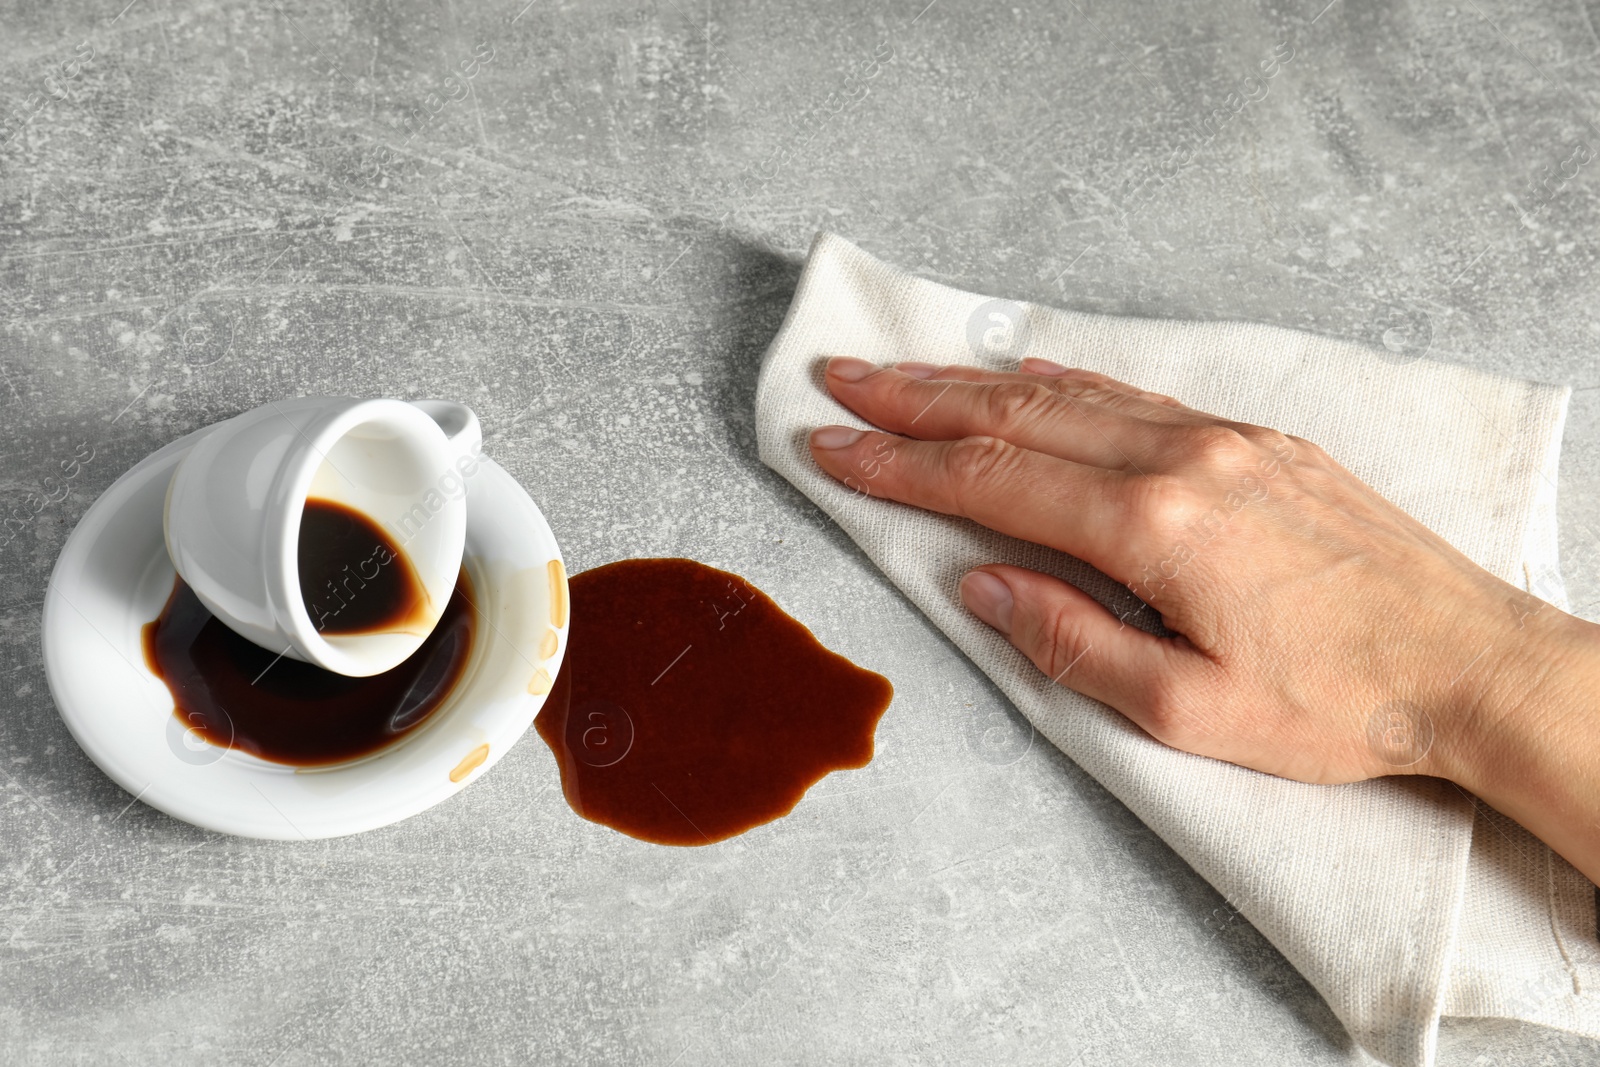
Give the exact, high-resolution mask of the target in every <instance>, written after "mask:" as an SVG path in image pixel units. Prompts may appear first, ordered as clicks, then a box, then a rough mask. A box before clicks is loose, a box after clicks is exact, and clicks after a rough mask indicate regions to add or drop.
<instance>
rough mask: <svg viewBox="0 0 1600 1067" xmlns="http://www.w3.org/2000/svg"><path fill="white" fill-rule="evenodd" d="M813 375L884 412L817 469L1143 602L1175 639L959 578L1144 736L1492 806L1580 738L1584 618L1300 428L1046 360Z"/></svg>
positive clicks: (985, 607)
mask: <svg viewBox="0 0 1600 1067" xmlns="http://www.w3.org/2000/svg"><path fill="white" fill-rule="evenodd" d="M827 384H828V389H829V390H830V391H831V392H832V393H833V395H834V396H835V397H836V398H838V400H839V401H840V402H842V403H843V404H845V405H846V406H847V407H849V408H851V409H852V410H854V411H855V412H857V413H858V414H860V415H861V416H862V417H863V418H865V419H866V420H867V421H869V422H871V423H873V424H874V425H876V426H879V427H882V428H883V430H884V431H887V432H885V433H877V432H868V433H861V432H860V431H856V430H852V429H849V428H846V427H842V426H834V427H824V428H821V429H818V430H817V431H815V432H814V433H813V434H812V437H811V447H812V452H813V454H814V455H815V456H816V459H817V462H818V463H819V464H820V465H821V466H822V468H823V469H824V470H825V471H827V472H828V473H830V474H832V475H833V476H834V477H836V478H838V479H840V480H841V481H843V482H844V483H845V484H846V485H849V486H850V487H852V488H855V489H857V490H858V491H861V492H864V493H868V494H870V495H872V496H881V497H886V498H889V499H893V500H899V501H903V502H905V503H908V504H914V505H917V506H919V507H924V508H929V509H932V510H934V511H940V512H944V513H946V514H951V515H964V516H966V517H968V518H971V519H974V520H976V521H978V522H980V523H982V524H983V525H985V526H988V527H991V528H993V529H995V530H999V531H1001V532H1003V533H1007V534H1010V535H1012V536H1014V537H1020V538H1024V539H1026V540H1029V541H1035V542H1038V543H1040V544H1045V545H1049V546H1051V547H1053V548H1057V549H1060V550H1062V551H1064V552H1068V553H1071V554H1072V555H1074V556H1077V557H1079V558H1081V559H1084V560H1086V561H1087V562H1089V563H1091V564H1093V565H1094V566H1096V567H1098V568H1099V569H1100V570H1102V571H1104V572H1105V573H1106V574H1108V575H1110V576H1111V577H1112V578H1114V579H1115V580H1117V581H1118V582H1121V583H1123V584H1124V585H1126V586H1127V587H1128V588H1129V589H1131V590H1132V591H1133V592H1134V593H1135V594H1137V595H1138V596H1139V597H1140V598H1141V599H1142V600H1143V601H1145V602H1146V603H1147V604H1148V605H1149V606H1150V608H1152V609H1154V610H1155V611H1157V612H1159V613H1160V616H1161V620H1162V622H1164V623H1165V624H1166V626H1167V628H1168V629H1169V630H1171V631H1173V632H1174V633H1175V634H1176V636H1172V637H1157V636H1153V635H1151V634H1149V633H1147V632H1145V631H1144V630H1142V629H1139V628H1138V627H1135V626H1130V625H1127V623H1126V622H1125V621H1124V620H1123V619H1119V618H1118V617H1117V616H1116V615H1114V614H1113V613H1112V612H1110V611H1108V610H1107V609H1105V608H1104V607H1102V606H1101V605H1100V604H1099V603H1097V602H1096V601H1095V600H1093V599H1092V598H1090V597H1089V596H1088V595H1086V594H1085V593H1083V592H1081V591H1079V590H1078V589H1076V588H1075V587H1073V586H1072V585H1070V584H1068V583H1066V582H1063V581H1060V580H1059V579H1056V578H1053V577H1049V576H1046V575H1042V574H1038V573H1035V572H1032V571H1027V570H1023V569H1020V568H1017V567H1009V566H1002V565H990V566H985V567H981V568H979V569H978V570H975V571H972V572H971V573H969V574H968V575H967V576H966V577H965V579H963V581H962V583H961V595H962V598H963V600H964V601H965V603H966V604H967V606H968V608H970V609H971V610H972V611H973V612H974V613H975V614H976V615H978V617H980V618H981V619H983V620H984V621H985V622H987V623H988V624H989V625H991V626H993V627H995V628H996V629H998V630H1000V631H1001V632H1002V633H1004V634H1006V635H1007V637H1009V638H1010V640H1011V642H1012V643H1013V644H1014V645H1016V646H1017V648H1018V649H1020V650H1021V651H1022V652H1023V653H1025V654H1026V655H1027V656H1028V657H1029V658H1030V659H1032V660H1033V662H1034V663H1035V664H1037V665H1038V667H1039V669H1040V670H1041V671H1043V672H1045V674H1047V675H1049V676H1050V677H1051V678H1054V679H1056V680H1057V681H1058V682H1060V683H1061V684H1062V685H1066V686H1070V687H1071V688H1073V689H1076V690H1078V691H1079V692H1082V693H1084V694H1087V695H1088V696H1091V697H1094V698H1096V699H1098V700H1101V701H1103V702H1105V703H1107V704H1109V705H1111V706H1112V707H1114V708H1116V709H1117V710H1118V711H1120V712H1122V713H1123V714H1124V715H1126V716H1128V718H1130V719H1132V720H1133V721H1134V722H1135V723H1136V724H1138V725H1139V726H1140V727H1142V728H1143V729H1144V730H1145V731H1147V732H1148V733H1149V734H1151V735H1152V736H1153V737H1155V738H1157V739H1158V740H1160V741H1163V742H1165V743H1167V744H1169V745H1172V746H1174V747H1176V748H1181V749H1184V750H1186V751H1190V752H1197V753H1200V754H1203V755H1207V756H1214V757H1216V758H1218V759H1224V760H1228V761H1230V762H1233V763H1237V764H1241V765H1243V766H1246V767H1252V768H1255V769H1256V770H1260V771H1266V772H1269V773H1271V774H1276V775H1281V776H1284V777H1287V778H1295V779H1299V780H1301V781H1307V782H1350V781H1358V780H1361V779H1365V778H1370V777H1375V776H1378V775H1384V774H1395V773H1422V774H1437V775H1441V776H1444V777H1449V778H1452V779H1454V780H1456V781H1458V782H1460V783H1462V784H1464V785H1467V786H1468V787H1469V788H1475V789H1478V790H1479V791H1480V792H1482V793H1484V794H1485V799H1489V800H1490V801H1491V803H1494V802H1495V800H1494V796H1495V795H1496V794H1497V792H1498V794H1499V795H1502V796H1503V797H1505V798H1506V807H1505V808H1503V809H1502V810H1507V809H1516V808H1519V807H1520V806H1525V805H1523V804H1521V802H1515V801H1512V800H1510V799H1509V794H1508V790H1507V789H1505V788H1499V789H1498V790H1497V788H1496V786H1495V784H1494V783H1495V782H1498V781H1499V780H1500V779H1502V778H1504V777H1505V776H1507V775H1513V776H1514V775H1519V774H1520V775H1526V774H1527V773H1534V772H1535V769H1536V768H1546V767H1547V764H1548V763H1549V760H1550V759H1551V758H1553V757H1554V756H1555V753H1553V752H1552V751H1549V749H1550V746H1552V745H1553V744H1555V743H1556V741H1555V739H1556V738H1563V739H1565V741H1566V742H1567V743H1571V742H1574V741H1576V740H1577V734H1576V733H1575V730H1577V727H1575V726H1574V724H1573V722H1571V721H1568V720H1571V719H1573V716H1571V715H1568V714H1565V713H1564V711H1563V708H1562V707H1561V705H1562V703H1563V701H1565V700H1568V699H1569V698H1570V699H1572V700H1576V699H1578V697H1577V694H1579V693H1581V692H1583V691H1584V683H1583V682H1582V681H1580V679H1579V678H1578V677H1577V675H1576V674H1575V670H1576V668H1575V664H1576V663H1577V661H1578V658H1579V657H1586V659H1585V662H1586V663H1587V662H1592V661H1593V660H1594V658H1595V657H1594V653H1593V649H1594V648H1595V646H1596V636H1595V631H1596V628H1595V627H1593V626H1591V625H1590V624H1588V623H1584V622H1581V621H1580V620H1577V619H1574V618H1573V617H1572V616H1569V615H1566V614H1564V613H1562V612H1560V611H1557V610H1556V609H1555V608H1552V607H1550V606H1549V605H1548V604H1546V603H1544V602H1543V601H1541V600H1539V599H1537V598H1536V597H1533V596H1531V595H1529V594H1528V593H1526V592H1523V591H1522V590H1520V589H1517V588H1516V587H1514V586H1512V585H1509V584H1507V583H1505V582H1503V581H1501V580H1500V579H1499V578H1496V577H1495V576H1493V575H1491V574H1490V573H1488V572H1487V571H1485V570H1483V569H1482V568H1481V567H1479V566H1477V565H1476V564H1475V563H1473V562H1472V561H1471V560H1469V559H1468V558H1467V557H1466V556H1464V555H1462V554H1461V553H1460V552H1458V551H1456V550H1455V549H1454V548H1452V547H1451V546H1450V545H1449V544H1448V543H1446V542H1445V541H1444V540H1443V539H1442V538H1440V537H1439V536H1438V535H1436V534H1434V533H1433V532H1432V531H1430V530H1429V529H1427V528H1426V527H1424V526H1423V525H1422V524H1421V523H1419V522H1417V521H1416V520H1414V519H1412V518H1411V517H1410V516H1408V515H1406V514H1405V513H1404V512H1402V511H1401V510H1400V509H1399V508H1397V507H1395V506H1394V505H1392V504H1390V503H1389V502H1388V501H1386V500H1384V499H1383V498H1382V497H1380V496H1379V495H1378V494H1377V493H1376V492H1374V491H1373V490H1372V489H1370V488H1369V487H1368V486H1367V485H1365V484H1364V483H1362V482H1361V481H1360V480H1359V479H1358V478H1356V477H1355V476H1354V475H1352V474H1351V473H1350V472H1349V471H1347V470H1345V469H1344V468H1343V467H1342V466H1340V465H1339V464H1338V463H1337V462H1335V461H1334V460H1333V459H1331V458H1330V457H1329V456H1328V455H1327V453H1325V452H1323V451H1322V449H1320V448H1318V447H1317V446H1316V445H1314V444H1312V443H1311V442H1310V441H1306V440H1303V439H1301V438H1298V437H1289V436H1286V435H1284V434H1282V433H1279V432H1277V431H1276V430H1271V429H1267V428H1264V427H1260V426H1252V425H1249V424H1247V423H1240V422H1230V421H1228V420H1226V419H1221V418H1217V417H1215V416H1213V415H1208V414H1206V413H1204V412H1201V411H1196V410H1194V409H1192V408H1189V407H1186V406H1184V405H1183V404H1181V403H1179V402H1178V401H1177V400H1174V399H1173V398H1171V397H1167V396H1160V395H1158V394H1154V393H1148V392H1145V391H1143V390H1140V389H1137V388H1135V387H1133V386H1131V385H1125V384H1123V383H1121V382H1117V381H1113V380H1112V379H1110V378H1107V377H1105V376H1104V375H1100V374H1094V373H1091V372H1088V371H1082V370H1068V369H1066V368H1063V367H1059V366H1056V365H1055V364H1052V363H1048V362H1045V361H1041V360H1028V361H1026V362H1024V363H1023V365H1022V373H1015V374H1002V373H996V372H989V371H982V370H977V369H974V368H970V367H946V368H942V369H941V368H936V367H933V366H930V365H927V364H919V363H902V364H899V365H898V366H897V367H896V368H893V369H887V368H879V367H876V366H873V365H872V364H869V363H864V362H862V361H861V360H856V359H834V360H832V361H831V362H830V363H829V365H828V373H827ZM1593 677H1596V678H1600V669H1597V670H1596V671H1594V673H1593ZM1589 699H1592V697H1590V698H1589ZM1574 706H1576V705H1574ZM1591 706H1592V705H1591ZM1585 729H1587V727H1585ZM1583 743H1585V744H1591V743H1600V741H1596V742H1591V741H1590V740H1589V739H1588V738H1587V736H1585V738H1584V742H1583ZM1588 751H1596V752H1600V748H1590V749H1589V750H1588ZM1588 766H1592V763H1590V764H1588ZM1590 777H1593V775H1592V774H1591V775H1590ZM1497 806H1500V805H1498V804H1497ZM1508 814H1511V815H1513V817H1517V818H1522V817H1523V816H1522V815H1521V814H1519V813H1518V811H1517V810H1508ZM1596 814H1597V815H1600V812H1597V813H1596ZM1524 821H1525V822H1526V821H1527V820H1524ZM1590 821H1591V823H1593V822H1594V821H1595V818H1594V817H1593V816H1591V819H1590ZM1535 832H1539V831H1538V830H1536V831H1535ZM1590 832H1591V833H1592V832H1593V831H1590ZM1546 839H1547V840H1550V838H1549V837H1548V836H1547V837H1546ZM1554 843H1555V842H1553V841H1552V844H1554ZM1557 847H1560V846H1557ZM1597 854H1600V849H1597ZM1575 862H1576V861H1575ZM1595 866H1600V862H1597V863H1596V865H1595ZM1586 873H1589V874H1590V876H1591V877H1594V876H1595V874H1596V870H1594V869H1590V870H1588V871H1586Z"/></svg>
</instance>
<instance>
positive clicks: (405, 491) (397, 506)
mask: <svg viewBox="0 0 1600 1067" xmlns="http://www.w3.org/2000/svg"><path fill="white" fill-rule="evenodd" d="M482 442H483V433H482V429H481V428H480V427H479V425H478V417H477V415H475V414H473V412H472V410H471V409H470V408H467V407H465V406H463V405H461V404H455V403H451V402H449V401H443V400H420V401H416V402H409V403H408V402H406V401H403V400H359V399H356V398H353V397H298V398H296V399H293V400H279V401H274V402H273V403H270V404H267V405H264V406H262V407H259V408H256V409H255V410H254V411H247V412H245V413H244V414H242V415H237V416H235V417H234V418H231V419H228V420H226V421H224V422H220V423H218V424H217V425H216V426H215V427H214V428H213V429H212V430H211V432H210V433H208V434H206V436H205V437H204V438H202V439H201V440H200V442H199V443H198V444H196V445H195V446H194V449H193V450H192V451H191V452H190V453H189V454H188V455H187V456H185V457H184V459H183V462H182V463H180V464H179V465H178V468H177V470H176V471H175V472H174V473H173V476H172V482H171V484H170V485H169V486H168V487H167V503H166V510H165V513H164V517H163V522H164V528H165V532H166V541H167V553H168V554H169V555H170V556H171V557H172V563H173V566H174V567H176V568H177V571H178V574H179V575H180V576H182V578H183V580H184V581H185V582H187V583H188V585H189V586H190V588H192V589H193V590H194V592H195V595H196V596H198V597H199V598H200V600H201V602H202V603H204V604H205V606H206V607H207V608H209V609H210V611H211V613H212V614H213V615H215V616H217V617H218V618H219V619H221V620H222V621H223V622H224V623H225V624H226V625H228V626H229V627H230V628H232V629H233V630H234V631H235V632H236V633H238V634H240V635H241V636H243V637H246V638H249V639H250V640H251V641H254V642H255V643H256V644H258V645H260V646H262V647H263V648H267V649H271V650H272V651H273V652H277V653H281V654H282V655H285V656H288V657H291V658H293V659H298V660H303V661H305V662H307V663H315V664H317V665H318V666H321V667H325V668H327V669H328V670H330V671H337V672H338V673H340V674H346V675H353V676H358V677H359V676H366V675H372V674H378V673H381V672H382V671H386V670H389V669H390V668H392V667H395V666H397V665H399V664H400V663H401V662H402V661H404V660H405V659H406V657H408V656H410V655H411V654H412V653H413V652H415V651H416V650H417V648H418V647H419V646H420V645H421V644H422V642H423V641H424V640H425V639H426V638H427V636H428V633H429V631H431V630H432V629H433V626H434V624H435V623H437V622H438V620H439V616H440V615H441V614H442V613H443V612H444V609H445V605H446V604H447V603H448V602H449V599H450V595H451V593H452V591H453V590H454V589H455V584H456V575H457V573H458V572H459V570H460V567H461V554H462V549H463V547H464V546H465V544H466V529H467V503H466V493H467V482H468V479H469V478H470V476H471V475H472V474H473V473H474V472H475V471H476V470H477V464H478V456H479V454H480V452H481V449H482ZM308 497H316V498H322V499H326V500H332V501H334V502H336V503H339V504H343V505H345V506H346V507H349V508H353V509H354V510H356V511H358V512H361V513H362V514H364V515H365V516H367V517H368V518H369V519H371V520H372V521H373V522H375V523H376V524H377V525H378V526H380V527H381V528H382V529H383V531H384V532H385V533H386V534H387V535H388V538H389V540H390V541H392V542H393V543H394V544H396V545H398V546H399V547H400V549H401V552H402V553H403V554H404V555H405V557H406V561H407V562H409V564H410V565H411V567H412V569H413V571H414V573H415V575H416V577H417V579H418V581H419V584H420V585H421V587H422V591H423V594H424V603H423V606H422V610H421V612H420V614H421V615H422V616H423V617H424V618H425V620H426V625H417V624H413V625H410V626H407V627H406V628H405V629H401V630H386V631H378V632H363V633H354V634H324V633H322V632H320V631H319V629H318V627H317V626H316V624H315V623H314V622H313V620H312V618H311V615H310V613H309V612H308V611H307V609H306V605H305V600H304V597H303V595H302V593H301V589H300V575H299V562H298V555H299V545H300V519H301V514H302V512H303V511H304V508H305V502H306V499H307V498H308Z"/></svg>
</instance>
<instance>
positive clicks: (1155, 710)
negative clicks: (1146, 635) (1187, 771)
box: [1138, 674, 1195, 750]
mask: <svg viewBox="0 0 1600 1067" xmlns="http://www.w3.org/2000/svg"><path fill="white" fill-rule="evenodd" d="M1138 699H1139V702H1140V704H1141V705H1142V711H1143V713H1144V714H1143V716H1142V717H1141V723H1142V725H1143V726H1144V728H1145V730H1146V731H1147V732H1148V733H1149V734H1150V735H1151V736H1152V737H1154V738H1155V739H1156V740H1158V741H1160V742H1162V743H1164V744H1167V745H1171V746H1172V747H1173V748H1181V749H1185V750H1187V749H1188V748H1189V747H1190V746H1191V745H1192V744H1193V743H1194V740H1195V736H1194V724H1193V720H1192V716H1190V714H1189V712H1188V708H1187V705H1186V704H1185V702H1184V700H1183V699H1182V696H1181V695H1180V693H1179V691H1178V686H1177V685H1176V683H1175V682H1174V681H1173V680H1172V679H1171V678H1170V677H1168V676H1166V675H1162V674H1153V675H1152V676H1151V677H1150V678H1149V679H1148V680H1147V681H1146V682H1145V684H1144V685H1143V686H1142V687H1140V692H1139V697H1138Z"/></svg>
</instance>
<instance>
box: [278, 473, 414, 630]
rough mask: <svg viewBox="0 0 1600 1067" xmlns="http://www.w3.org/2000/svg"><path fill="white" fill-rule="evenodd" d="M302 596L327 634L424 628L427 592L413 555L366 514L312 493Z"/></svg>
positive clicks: (301, 552)
mask: <svg viewBox="0 0 1600 1067" xmlns="http://www.w3.org/2000/svg"><path fill="white" fill-rule="evenodd" d="M297 552H298V557H297V562H298V564H299V568H300V599H301V601H302V602H303V603H304V604H305V607H306V614H307V615H309V616H311V625H312V626H314V627H316V629H317V631H318V632H319V633H321V634H323V635H324V636H331V635H335V634H365V633H383V632H390V631H413V632H417V633H421V632H424V631H425V630H426V629H427V627H428V624H429V623H430V622H431V621H432V620H430V619H429V618H428V612H427V606H428V593H427V590H426V589H424V588H423V585H422V581H421V579H420V578H418V577H417V572H416V569H415V568H414V567H412V565H411V561H410V560H408V559H407V558H406V556H405V553H403V552H402V551H400V548H399V547H398V546H397V545H396V544H395V543H394V542H393V541H392V540H390V539H389V535H388V534H387V533H385V532H384V530H383V528H382V527H381V526H379V525H378V524H377V523H376V522H373V521H372V520H371V519H370V518H368V517H367V516H366V515H363V514H362V513H361V512H359V511H357V510H355V509H354V508H352V507H348V506H346V505H344V504H341V503H339V502H338V501H336V500H324V499H321V498H317V497H313V498H311V499H308V500H307V501H306V503H305V510H304V511H302V512H301V514H300V541H299V545H298V549H297Z"/></svg>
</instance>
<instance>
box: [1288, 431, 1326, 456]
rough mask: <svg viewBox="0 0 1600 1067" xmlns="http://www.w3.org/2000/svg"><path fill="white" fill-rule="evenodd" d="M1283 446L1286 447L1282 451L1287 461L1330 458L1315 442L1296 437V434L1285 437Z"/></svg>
mask: <svg viewBox="0 0 1600 1067" xmlns="http://www.w3.org/2000/svg"><path fill="white" fill-rule="evenodd" d="M1283 445H1284V447H1283V449H1282V450H1281V451H1282V455H1283V457H1284V458H1285V459H1297V458H1300V457H1305V458H1308V459H1326V458H1328V453H1327V452H1325V451H1324V450H1323V448H1322V446H1321V445H1319V444H1317V443H1316V442H1315V441H1308V440H1306V439H1305V438H1304V437H1296V436H1295V435H1294V434H1287V435H1285V437H1284V439H1283Z"/></svg>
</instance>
